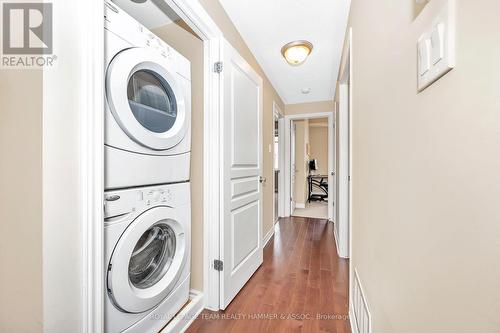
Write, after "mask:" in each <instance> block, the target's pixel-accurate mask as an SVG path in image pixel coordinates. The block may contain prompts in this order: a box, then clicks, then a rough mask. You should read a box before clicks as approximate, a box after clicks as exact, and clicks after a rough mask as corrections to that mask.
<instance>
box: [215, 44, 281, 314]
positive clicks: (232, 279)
mask: <svg viewBox="0 0 500 333" xmlns="http://www.w3.org/2000/svg"><path fill="white" fill-rule="evenodd" d="M223 54H224V62H223V71H222V75H223V81H224V82H223V86H224V90H223V95H224V103H223V108H224V111H223V129H222V131H223V133H222V134H223V140H222V143H223V155H224V156H223V157H224V160H223V196H224V202H223V223H222V225H221V226H222V228H221V229H222V230H221V260H222V261H223V263H224V267H223V272H222V274H221V275H220V277H221V278H220V283H221V285H220V290H221V299H220V304H221V308H223V309H225V308H226V307H227V306H228V304H229V303H230V302H231V301H232V300H233V298H234V297H235V296H236V294H237V293H238V292H239V291H240V290H241V288H242V287H243V286H244V285H245V283H246V282H247V281H248V280H249V279H250V277H251V276H252V274H253V273H254V272H255V271H256V270H257V268H258V267H259V266H260V265H261V264H262V260H263V248H262V183H261V176H262V121H261V117H262V107H263V92H262V89H263V84H262V78H261V77H260V76H259V75H258V74H257V73H256V72H255V71H254V70H253V69H252V68H251V66H250V65H249V64H248V63H247V62H246V61H245V60H244V59H243V58H242V57H241V56H240V55H239V54H238V52H237V51H236V50H235V49H234V48H233V47H232V46H231V45H230V44H229V43H228V42H227V41H225V42H224V47H223ZM269 185H270V186H271V185H272V184H269Z"/></svg>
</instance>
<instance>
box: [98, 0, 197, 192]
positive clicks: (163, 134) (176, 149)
mask: <svg viewBox="0 0 500 333" xmlns="http://www.w3.org/2000/svg"><path fill="white" fill-rule="evenodd" d="M104 33H105V45H106V48H105V51H106V74H105V81H106V83H105V86H106V115H105V118H106V119H105V124H106V125H105V140H104V141H105V148H104V150H105V161H106V162H105V170H106V171H105V188H106V189H118V188H127V187H134V186H144V185H152V184H165V183H175V182H181V181H187V180H189V170H190V150H191V64H190V62H189V60H187V59H186V58H184V57H183V56H182V55H181V54H179V53H178V52H177V51H175V50H174V49H172V48H171V47H170V46H168V45H167V44H166V43H165V42H163V41H162V40H160V39H159V38H158V37H157V36H155V35H154V34H153V33H151V32H150V31H149V30H147V29H146V28H145V27H144V26H142V25H141V24H140V23H138V22H137V21H136V20H135V19H133V18H132V17H131V16H129V15H128V14H127V13H125V12H124V11H123V10H121V9H120V8H119V7H117V6H116V5H115V4H113V3H110V2H106V11H105V30H104Z"/></svg>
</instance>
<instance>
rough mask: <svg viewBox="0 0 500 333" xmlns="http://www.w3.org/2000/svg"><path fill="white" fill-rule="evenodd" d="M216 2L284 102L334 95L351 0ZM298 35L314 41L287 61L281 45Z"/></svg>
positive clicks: (298, 38)
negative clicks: (304, 54) (300, 57)
mask: <svg viewBox="0 0 500 333" xmlns="http://www.w3.org/2000/svg"><path fill="white" fill-rule="evenodd" d="M219 1H220V2H221V4H222V6H223V7H224V9H225V10H226V12H227V13H228V15H229V17H230V18H231V20H232V21H233V23H234V25H235V26H236V28H237V29H238V31H239V33H240V34H241V36H242V37H243V39H244V40H245V42H246V43H247V45H248V47H249V48H250V50H251V51H252V52H253V54H254V55H255V57H256V58H257V61H258V62H259V64H260V66H261V67H262V69H263V70H264V72H265V73H266V75H267V76H268V78H269V80H270V81H271V83H272V85H273V86H274V88H275V89H276V90H277V91H278V94H279V95H280V97H281V98H282V99H283V102H284V103H285V104H296V103H307V102H317V101H325V100H332V99H333V97H334V95H335V82H336V80H337V74H338V70H339V66H340V59H341V52H342V47H343V42H344V36H345V31H346V26H347V18H348V15H349V6H350V0H314V1H304V0H252V1H249V0H219ZM302 39H305V40H308V41H310V42H311V43H313V45H314V49H313V52H312V53H311V55H310V56H309V58H308V59H307V60H306V62H305V63H304V64H302V65H301V66H298V67H293V66H290V65H288V63H287V62H286V61H285V59H283V57H282V56H281V47H282V46H283V45H285V44H286V43H288V42H291V41H294V40H302ZM307 88H310V89H311V92H310V93H309V94H303V93H302V92H301V90H302V89H307Z"/></svg>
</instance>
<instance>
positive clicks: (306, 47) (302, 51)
mask: <svg viewBox="0 0 500 333" xmlns="http://www.w3.org/2000/svg"><path fill="white" fill-rule="evenodd" d="M312 49H313V45H312V44H311V43H310V42H308V41H307V40H298V41H295V42H290V43H288V44H286V45H284V46H283V47H282V48H281V54H282V55H283V57H284V58H285V60H286V61H287V62H288V63H289V64H290V65H292V66H299V65H301V64H302V63H303V62H304V61H306V59H307V57H308V56H309V54H311V52H312Z"/></svg>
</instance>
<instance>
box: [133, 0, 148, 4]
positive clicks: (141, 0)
mask: <svg viewBox="0 0 500 333" xmlns="http://www.w3.org/2000/svg"><path fill="white" fill-rule="evenodd" d="M146 1H148V0H132V2H135V3H145V2H146Z"/></svg>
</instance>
